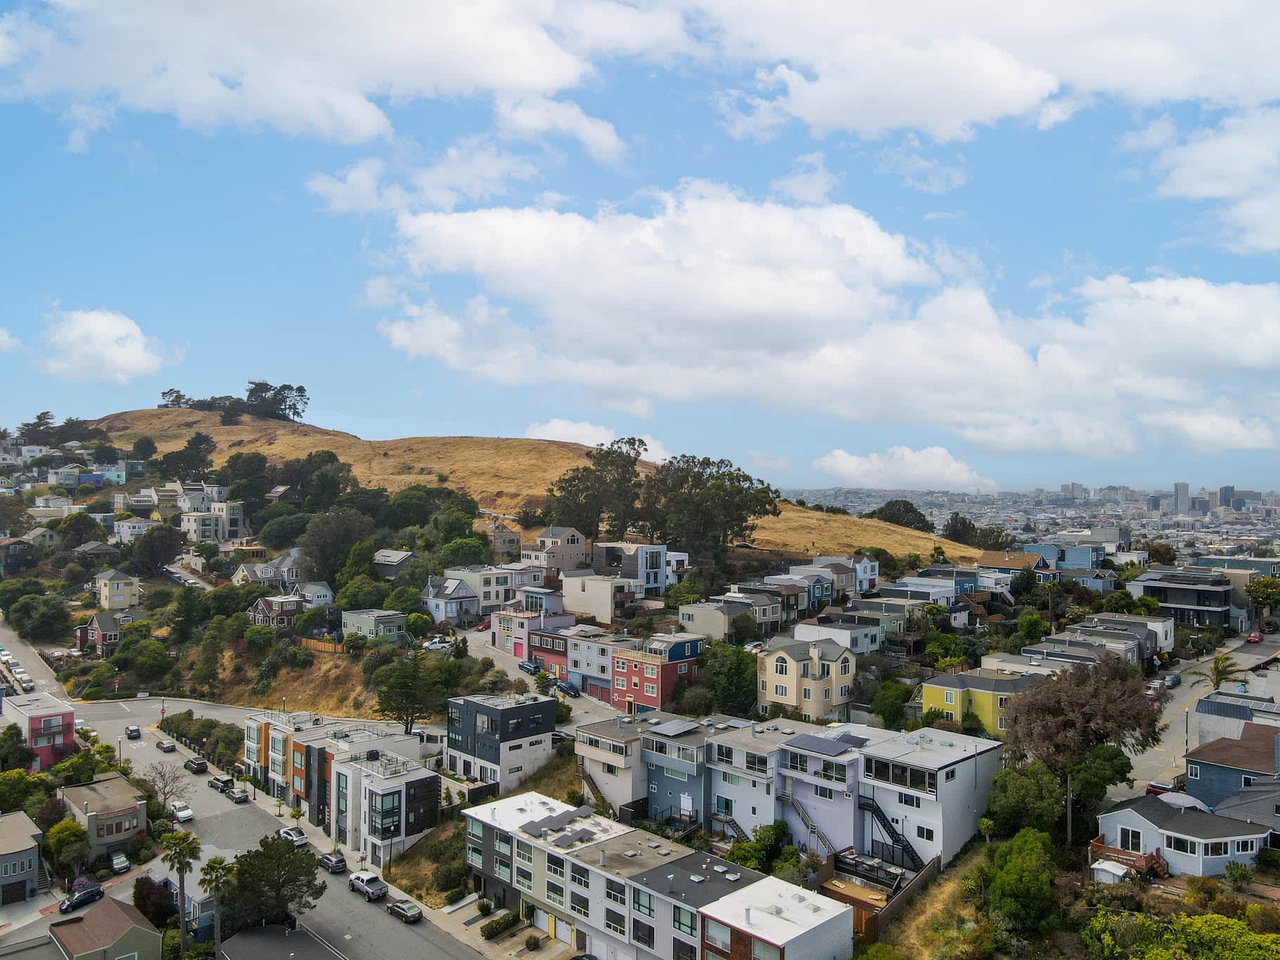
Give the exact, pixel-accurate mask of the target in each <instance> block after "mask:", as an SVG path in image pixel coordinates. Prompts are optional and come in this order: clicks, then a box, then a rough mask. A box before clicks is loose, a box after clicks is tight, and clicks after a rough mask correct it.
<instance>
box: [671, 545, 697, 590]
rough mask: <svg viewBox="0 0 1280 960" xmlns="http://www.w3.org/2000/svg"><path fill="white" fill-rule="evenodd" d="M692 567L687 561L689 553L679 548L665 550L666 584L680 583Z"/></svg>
mask: <svg viewBox="0 0 1280 960" xmlns="http://www.w3.org/2000/svg"><path fill="white" fill-rule="evenodd" d="M692 569H693V567H692V566H691V565H690V563H689V554H687V553H685V552H684V551H681V550H668V551H667V586H668V587H672V586H675V585H676V584H677V583H681V582H682V581H683V580H684V578H685V577H686V576H688V574H689V571H690V570H692Z"/></svg>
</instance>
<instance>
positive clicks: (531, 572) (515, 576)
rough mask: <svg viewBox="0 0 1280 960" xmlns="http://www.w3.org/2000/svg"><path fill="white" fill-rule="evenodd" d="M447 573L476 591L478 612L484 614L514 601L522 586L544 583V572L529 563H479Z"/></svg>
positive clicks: (445, 573)
mask: <svg viewBox="0 0 1280 960" xmlns="http://www.w3.org/2000/svg"><path fill="white" fill-rule="evenodd" d="M444 575H445V577H446V579H452V580H461V581H462V582H463V583H465V584H466V585H467V587H468V588H469V589H470V590H471V592H472V593H473V594H475V596H476V602H477V608H478V613H479V615H480V616H482V617H483V616H487V615H488V614H491V613H493V612H494V611H496V610H498V609H499V608H500V607H502V605H503V604H506V603H510V602H511V601H513V600H514V599H515V598H516V591H517V590H519V589H520V588H522V587H540V586H542V582H543V578H544V576H545V571H544V570H543V569H542V567H539V566H535V565H533V564H526V563H504V564H500V565H498V566H490V565H486V564H477V565H474V566H470V567H449V568H448V569H447V570H445V572H444Z"/></svg>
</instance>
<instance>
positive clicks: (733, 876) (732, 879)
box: [724, 873, 742, 883]
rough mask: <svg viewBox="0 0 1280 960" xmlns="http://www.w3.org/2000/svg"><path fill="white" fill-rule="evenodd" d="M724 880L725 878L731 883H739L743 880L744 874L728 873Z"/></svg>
mask: <svg viewBox="0 0 1280 960" xmlns="http://www.w3.org/2000/svg"><path fill="white" fill-rule="evenodd" d="M724 878H725V879H726V880H728V881H729V882H730V883H737V882H738V881H739V880H741V879H742V874H740V873H726V874H725V875H724Z"/></svg>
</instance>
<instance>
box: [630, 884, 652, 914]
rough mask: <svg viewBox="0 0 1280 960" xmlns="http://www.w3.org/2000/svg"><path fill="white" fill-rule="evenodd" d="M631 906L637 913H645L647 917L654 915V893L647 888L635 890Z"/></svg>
mask: <svg viewBox="0 0 1280 960" xmlns="http://www.w3.org/2000/svg"><path fill="white" fill-rule="evenodd" d="M631 906H632V907H634V908H635V911H636V913H639V914H643V915H644V916H646V917H652V916H653V894H652V893H650V892H649V891H647V890H633V891H632V897H631Z"/></svg>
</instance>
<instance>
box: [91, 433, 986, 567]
mask: <svg viewBox="0 0 1280 960" xmlns="http://www.w3.org/2000/svg"><path fill="white" fill-rule="evenodd" d="M95 425H96V426H100V427H102V428H103V429H104V430H106V431H107V432H108V433H110V434H111V439H112V441H113V442H114V443H116V444H119V445H124V446H128V445H129V444H131V443H133V441H134V440H135V439H137V438H138V437H140V436H148V437H150V438H151V439H152V440H154V441H155V442H156V445H157V446H158V447H159V449H160V452H161V453H168V452H169V451H170V450H175V449H177V448H178V447H181V446H182V445H183V444H184V443H186V441H187V438H188V437H190V436H191V435H192V434H193V433H196V432H197V431H199V432H201V433H207V434H208V435H209V436H211V437H213V439H214V441H215V442H216V443H217V444H218V449H217V450H216V452H215V453H214V462H215V464H221V463H222V462H224V461H225V460H226V459H227V458H228V457H229V456H231V455H232V454H233V453H249V452H257V453H263V454H265V455H266V456H267V457H269V458H271V459H272V460H287V459H290V458H293V457H302V456H305V455H306V454H308V453H310V452H311V451H313V450H332V451H333V452H334V453H336V454H337V455H338V456H339V458H341V459H342V460H343V461H345V462H346V463H349V464H351V466H352V469H353V470H354V471H355V474H356V476H357V477H358V478H359V480H360V483H361V484H363V485H364V486H369V487H386V488H387V489H388V490H391V491H395V490H400V489H402V488H404V487H407V486H409V485H410V484H414V483H429V484H435V483H437V482H440V481H439V480H438V478H439V477H444V478H446V479H445V480H444V481H443V482H444V483H445V484H446V485H448V486H451V487H459V488H462V489H465V490H466V491H467V492H468V493H469V494H471V496H473V497H475V498H476V500H477V501H478V502H479V503H480V505H481V506H483V507H486V508H488V509H490V510H494V511H497V512H499V513H512V512H514V511H516V510H518V509H519V508H520V507H522V506H524V505H525V504H527V503H529V502H530V501H536V500H537V499H540V498H541V497H542V496H543V494H545V492H546V490H547V487H549V486H550V485H551V484H552V482H553V481H554V480H555V479H556V478H557V477H559V476H560V475H561V474H562V473H564V472H565V471H566V470H569V469H571V468H572V467H575V466H579V465H580V464H582V463H584V462H585V461H586V453H587V450H588V448H587V447H584V446H580V445H579V444H575V443H563V442H560V441H556V440H523V439H514V438H502V437H407V438H404V439H400V440H362V439H361V438H360V437H357V436H354V435H352V434H350V433H342V432H340V431H337V430H325V429H323V428H321V427H313V426H310V425H309V424H304V423H286V422H284V421H280V420H260V419H257V418H254V417H245V418H244V419H243V421H242V422H241V423H239V424H237V425H235V426H223V425H222V423H221V422H220V417H219V415H218V414H216V413H202V412H200V411H196V410H180V409H153V410H132V411H128V412H126V413H114V414H111V415H110V416H106V417H103V418H102V419H100V420H97V421H95ZM755 542H756V544H757V545H758V546H760V547H762V548H765V549H770V550H784V551H793V552H796V553H848V552H850V551H852V550H856V549H857V548H859V547H882V548H884V549H885V550H888V551H889V552H890V553H892V554H894V555H895V556H906V555H907V554H911V553H918V554H920V555H921V556H923V557H928V556H929V554H930V552H931V551H932V550H933V547H934V545H935V544H936V545H941V546H942V548H943V549H944V550H945V551H946V553H947V556H948V557H949V558H950V559H952V560H971V559H974V558H975V557H977V555H978V551H976V550H974V549H973V548H971V547H965V546H962V545H961V544H958V543H952V542H950V541H948V540H942V539H940V538H938V537H933V536H930V535H929V534H925V533H919V532H918V531H915V530H908V529H906V528H903V527H895V526H893V525H892V524H888V523H882V522H881V521H878V520H860V519H858V518H857V517H848V516H842V515H840V514H830V513H822V512H819V511H816V510H802V509H800V508H798V507H793V506H790V505H784V506H783V508H782V515H781V516H778V517H769V518H767V519H765V520H763V521H762V522H761V523H760V527H759V530H758V531H757V534H756V537H755Z"/></svg>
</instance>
